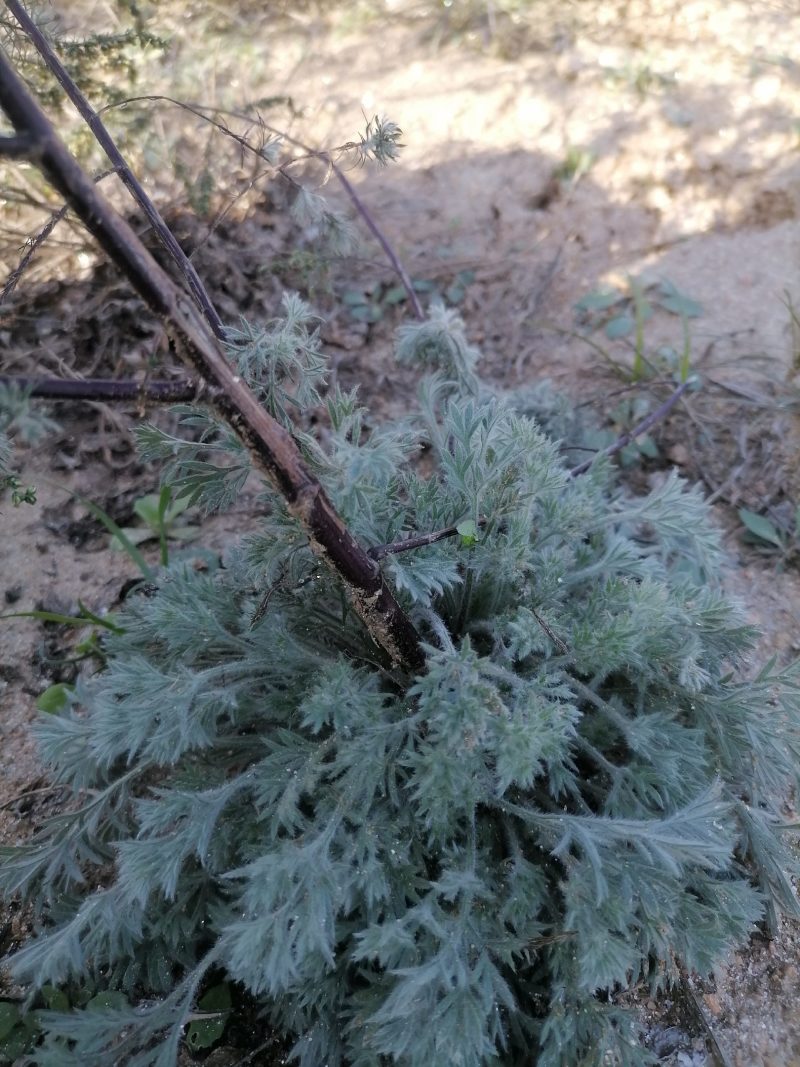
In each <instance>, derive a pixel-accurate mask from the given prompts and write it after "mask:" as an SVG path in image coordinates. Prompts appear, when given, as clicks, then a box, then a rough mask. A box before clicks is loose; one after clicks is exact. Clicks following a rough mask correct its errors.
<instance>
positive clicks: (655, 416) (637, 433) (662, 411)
mask: <svg viewBox="0 0 800 1067" xmlns="http://www.w3.org/2000/svg"><path fill="white" fill-rule="evenodd" d="M694 381H695V379H694V378H687V380H686V381H685V382H681V384H680V385H679V386H678V388H677V389H676V390H675V392H674V393H673V394H672V396H670V397H669V398H668V399H667V400H665V401H664V403H663V404H661V405H660V406H659V407H657V408H656V410H655V411H651V412H650V414H649V415H648V416H647V417H646V418H644V419H642V421H641V422H639V423H637V425H636V426H634V427H633V429H632V430H628V432H627V433H624V434H622V435H621V436H620V437H618V438H617V439H616V441H614V442H613V444H610V445H609V446H608V448H604V449H603V450H602V451H601V452H598V454H597V456H593V457H592V458H591V459H587V460H585V461H584V462H583V463H579V464H578V466H577V467H573V468H572V470H571V471H570V472H569V476H570V478H575V477H576V476H577V475H578V474H585V473H586V471H588V470H589V468H590V467H591V465H592V464H593V463H594V462H595V461H596V460H597V458H598V456H613V455H614V454H615V453H616V452H621V451H622V449H623V448H624V447H625V446H626V445H628V444H630V442H631V441H633V440H635V439H636V438H637V437H641V435H642V434H643V433H646V432H647V431H648V430H649V429H650V427H651V426H655V424H656V423H657V422H660V421H661V419H663V418H664V417H665V416H666V415H668V414H669V412H670V411H672V409H673V408H674V407H675V405H676V404H677V403H678V401H679V400H680V398H681V397H682V396H683V394H684V393H685V392H686V390H687V389H688V388H689V386H690V385H693V384H694Z"/></svg>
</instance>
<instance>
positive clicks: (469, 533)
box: [456, 519, 480, 548]
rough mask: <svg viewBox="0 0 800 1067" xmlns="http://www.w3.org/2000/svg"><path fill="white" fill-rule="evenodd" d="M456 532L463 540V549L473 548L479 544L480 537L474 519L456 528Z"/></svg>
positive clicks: (467, 520)
mask: <svg viewBox="0 0 800 1067" xmlns="http://www.w3.org/2000/svg"><path fill="white" fill-rule="evenodd" d="M456 532H457V533H458V536H459V537H460V538H461V547H462V548H472V547H473V545H476V544H477V543H478V537H479V536H480V535H479V533H478V527H477V524H476V523H475V522H474V520H473V519H466V520H465V521H464V522H460V523H459V524H458V526H456Z"/></svg>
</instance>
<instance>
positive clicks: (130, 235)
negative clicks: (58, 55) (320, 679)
mask: <svg viewBox="0 0 800 1067" xmlns="http://www.w3.org/2000/svg"><path fill="white" fill-rule="evenodd" d="M15 6H16V5H15ZM0 108H2V109H3V111H4V112H5V113H6V115H7V116H8V118H9V120H10V121H11V124H12V126H13V127H14V130H15V133H16V134H17V135H21V136H24V137H26V138H28V141H29V144H30V150H29V152H28V156H27V158H28V160H29V162H31V163H32V164H34V165H35V166H36V167H37V168H38V169H39V170H40V171H41V172H42V174H43V175H44V176H45V177H46V178H47V179H48V180H49V181H50V182H51V183H52V184H53V185H54V186H55V188H56V189H57V190H58V191H59V192H60V193H61V195H62V196H63V197H64V198H65V199H66V200H67V202H68V203H69V204H70V206H71V207H72V209H73V210H74V211H75V214H76V215H77V216H78V217H79V218H80V219H81V220H82V221H83V222H84V224H85V225H86V227H87V228H88V229H89V231H90V232H91V233H92V234H93V235H94V236H95V237H96V239H97V241H98V242H99V243H100V245H101V246H102V248H103V249H104V250H105V251H106V253H107V254H108V255H109V256H110V257H111V258H112V260H113V261H114V262H115V263H116V264H117V266H118V267H119V268H120V270H121V271H123V273H124V274H125V275H126V276H127V278H128V280H129V281H130V282H131V284H132V285H133V286H134V288H135V289H136V291H137V292H138V293H139V295H140V296H141V297H142V299H143V300H144V301H145V302H146V303H147V305H148V306H149V307H150V309H151V310H152V311H153V312H154V313H155V314H156V315H158V317H159V318H160V319H162V320H163V321H164V323H165V326H166V327H167V329H168V331H169V332H170V334H171V335H172V337H173V338H174V340H175V342H176V348H177V350H178V353H179V355H180V356H181V358H182V359H183V360H184V362H185V363H186V364H187V365H188V366H190V367H191V368H192V369H193V370H194V371H195V372H196V373H197V374H198V375H199V376H200V377H201V378H202V379H204V380H205V381H207V382H208V384H209V386H210V387H211V392H210V395H209V401H208V402H209V404H210V405H211V406H212V407H213V408H214V409H215V411H216V412H217V413H218V414H219V415H220V416H221V417H222V418H224V419H225V420H226V421H227V422H228V423H229V424H230V426H231V427H232V428H233V430H234V431H235V432H236V433H237V434H238V435H239V437H240V438H241V440H242V442H243V443H244V445H245V446H246V447H247V449H248V451H249V452H250V454H251V456H252V458H253V461H254V462H255V463H256V464H257V465H258V466H259V467H260V468H261V469H262V470H263V471H264V472H265V473H266V474H267V476H268V478H269V479H270V481H271V482H272V484H273V485H274V486H275V488H276V489H277V490H278V491H279V492H280V493H281V495H282V496H283V497H284V499H285V501H286V504H287V508H288V510H289V512H290V513H291V514H292V515H293V516H294V517H295V518H296V519H297V520H298V521H299V522H300V523H301V524H302V526H303V528H304V530H305V532H306V534H307V536H308V539H309V543H310V546H311V548H312V550H313V551H314V553H315V554H316V555H317V556H319V557H320V558H321V559H322V560H324V562H325V563H326V564H327V565H328V566H330V567H331V569H332V570H333V571H334V572H335V573H336V574H337V575H338V577H339V578H340V579H341V580H342V581H343V583H344V585H345V588H346V590H347V592H348V594H349V597H350V600H351V602H352V604H353V606H354V608H355V610H356V611H357V612H358V614H359V616H360V617H361V618H362V620H363V621H364V624H365V625H366V627H367V629H368V631H369V633H370V635H371V637H372V639H373V640H374V641H375V643H376V644H377V645H378V646H379V647H380V648H382V649H383V650H384V651H385V652H386V653H387V654H388V656H389V657H390V659H391V661H392V662H393V663H395V664H399V665H403V666H405V667H407V668H409V669H414V670H418V669H420V668H421V667H422V665H423V664H424V656H423V652H422V649H421V645H420V639H419V635H418V634H417V632H416V630H415V628H414V626H413V624H412V622H411V620H410V619H409V618H408V617H407V616H406V614H405V613H404V612H403V610H402V608H401V607H400V605H399V604H398V602H397V600H396V599H395V597H394V595H393V594H392V592H391V591H390V590H389V588H388V587H387V586H386V585H385V583H384V580H383V577H382V575H381V572H380V568H379V567H378V566H377V564H376V563H374V562H373V561H372V560H371V559H370V558H369V556H368V555H367V553H366V551H365V550H364V549H363V548H362V546H361V545H360V544H359V543H358V542H357V541H356V540H355V538H354V537H353V535H352V533H351V532H350V530H349V529H348V527H347V526H346V525H345V524H344V522H343V521H342V519H341V518H340V517H339V515H338V514H337V513H336V511H335V509H334V507H333V504H332V503H331V501H330V500H329V499H328V496H327V495H326V493H325V491H324V489H323V488H322V486H321V485H320V483H319V482H318V481H317V479H316V478H315V477H314V476H313V475H312V473H311V472H310V471H309V470H308V468H307V467H306V465H305V463H304V462H303V459H302V457H301V455H300V452H299V450H298V448H297V445H296V444H295V442H294V440H293V438H292V436H291V435H290V434H289V432H288V431H287V430H286V429H284V428H283V427H282V426H281V425H280V424H279V423H277V422H276V421H275V420H274V419H273V418H271V417H270V416H269V415H268V414H267V412H266V411H265V410H264V408H263V407H262V406H261V404H260V403H259V402H258V400H257V399H256V397H255V396H254V395H253V393H252V392H251V391H250V390H249V389H248V388H247V386H246V385H245V384H244V382H242V380H241V378H240V377H239V376H238V375H236V374H235V373H234V371H233V370H232V368H231V367H230V365H229V364H228V362H227V360H226V359H225V355H224V353H223V351H222V348H221V347H220V344H219V341H218V339H217V338H216V337H215V336H214V334H213V333H212V332H211V330H210V327H209V324H208V322H207V321H206V320H205V319H204V318H203V317H201V315H200V314H199V312H198V310H197V308H196V307H195V305H194V303H192V302H191V301H190V300H189V299H187V297H186V296H185V295H184V293H182V292H181V291H180V290H179V289H178V287H177V286H176V285H175V284H174V283H173V281H172V280H171V279H170V278H169V276H168V275H167V274H166V273H165V271H164V270H162V268H161V267H159V265H158V264H157V263H156V261H155V260H154V259H153V257H152V256H151V255H150V253H149V252H148V251H147V250H146V249H145V247H144V246H143V245H142V243H141V241H140V240H139V239H138V238H137V237H136V235H135V234H134V232H133V230H132V229H131V228H130V226H129V225H128V224H127V223H126V222H125V221H124V219H122V218H121V217H120V216H119V215H118V214H117V213H116V212H115V211H114V210H113V209H112V208H111V206H110V205H109V204H108V203H107V201H106V200H105V199H104V198H103V196H102V195H101V193H100V192H99V190H98V189H97V188H96V187H95V185H94V183H93V182H92V181H91V179H90V178H89V177H88V176H87V175H86V174H85V173H84V171H83V170H82V169H81V167H80V166H79V164H78V163H77V162H76V160H75V159H74V158H73V157H72V156H71V155H70V153H69V152H68V151H67V149H66V148H65V146H64V144H63V143H62V142H61V141H60V140H59V138H58V137H57V135H56V133H55V130H54V129H53V127H52V125H51V123H50V122H49V120H48V119H47V117H46V116H45V114H44V113H43V112H42V110H41V109H40V108H39V106H38V104H36V102H35V101H34V100H33V99H32V97H31V96H30V94H29V92H28V91H27V89H26V88H25V86H24V85H23V83H22V81H21V80H20V79H19V77H18V76H17V74H16V72H15V71H14V69H13V68H12V66H11V64H10V62H9V60H8V58H7V57H6V55H5V53H4V52H2V51H0ZM0 152H2V141H1V140H0Z"/></svg>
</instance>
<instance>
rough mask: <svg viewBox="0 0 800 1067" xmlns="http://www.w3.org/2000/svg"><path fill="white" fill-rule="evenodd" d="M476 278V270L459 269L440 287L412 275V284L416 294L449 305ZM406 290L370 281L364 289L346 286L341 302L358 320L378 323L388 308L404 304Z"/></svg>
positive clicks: (455, 301)
mask: <svg viewBox="0 0 800 1067" xmlns="http://www.w3.org/2000/svg"><path fill="white" fill-rule="evenodd" d="M474 281H475V272H474V271H472V270H460V271H459V272H458V274H456V275H455V277H454V278H453V280H452V282H450V284H449V285H446V286H444V287H442V286H441V285H439V284H438V283H437V282H435V281H433V280H432V279H430V278H415V279H414V280H413V281H412V283H411V284H412V286H413V289H414V292H415V293H418V294H420V295H421V296H422V295H424V296H426V297H427V299H429V300H431V301H437V300H438V301H440V302H441V303H443V304H447V305H449V306H451V307H455V306H456V305H457V304H460V303H461V301H462V300H463V299H464V296H465V294H466V291H467V288H468V287H469V286H470V285H472V283H473V282H474ZM407 300H408V293H407V292H406V290H405V288H404V287H403V286H402V285H386V284H384V283H382V282H372V283H370V284H369V285H367V286H365V287H364V288H363V289H348V290H346V291H345V292H344V294H343V295H342V303H343V304H344V305H345V306H346V307H347V309H348V310H349V312H350V317H351V318H353V319H355V320H356V321H357V322H367V323H374V322H380V321H381V319H382V318H383V317H384V315H385V314H386V311H387V309H389V308H392V307H396V306H397V305H399V304H404V303H405V302H406V301H407Z"/></svg>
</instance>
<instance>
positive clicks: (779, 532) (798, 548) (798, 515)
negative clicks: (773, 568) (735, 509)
mask: <svg viewBox="0 0 800 1067" xmlns="http://www.w3.org/2000/svg"><path fill="white" fill-rule="evenodd" d="M739 518H740V519H741V521H742V523H743V525H744V527H745V531H744V540H745V541H746V542H747V543H748V544H751V545H753V547H754V548H756V549H758V550H759V551H760V552H762V553H764V554H766V555H779V556H780V561H779V565H780V566H784V565H785V564H786V563H789V562H790V561H791V560H792V559H794V557H795V556H797V554H798V552H800V505H798V506H797V507H795V509H794V513H793V515H792V520H791V524H790V523H787V524H785V525H784V524H779V523H777V522H773V521H772V520H771V519H768V518H767V516H766V515H759V514H758V513H757V512H755V511H749V510H748V509H747V508H739Z"/></svg>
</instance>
